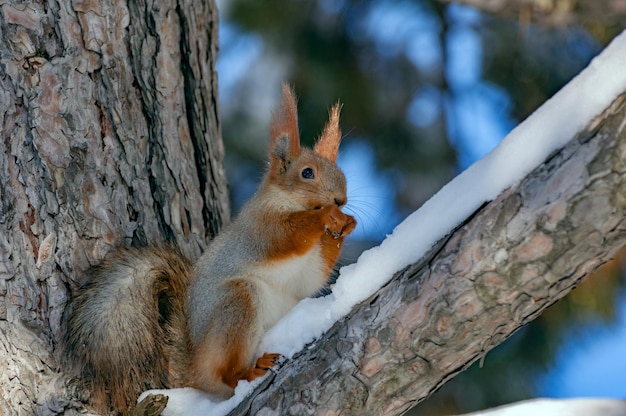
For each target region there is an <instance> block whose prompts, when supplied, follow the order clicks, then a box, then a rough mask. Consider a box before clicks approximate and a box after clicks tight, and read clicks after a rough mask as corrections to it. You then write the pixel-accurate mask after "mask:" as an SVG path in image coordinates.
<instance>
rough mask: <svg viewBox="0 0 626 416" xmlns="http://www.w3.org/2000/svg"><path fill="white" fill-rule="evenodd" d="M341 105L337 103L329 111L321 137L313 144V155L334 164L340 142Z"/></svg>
mask: <svg viewBox="0 0 626 416" xmlns="http://www.w3.org/2000/svg"><path fill="white" fill-rule="evenodd" d="M340 112H341V104H340V103H337V104H335V105H334V106H333V108H331V109H330V113H329V117H328V123H326V127H324V131H322V136H321V137H320V139H319V140H318V141H317V143H315V147H314V148H313V150H315V153H317V154H318V155H320V156H324V157H325V158H327V159H329V160H331V161H332V162H335V161H336V160H337V153H339V143H340V142H341V130H340V129H339V113H340Z"/></svg>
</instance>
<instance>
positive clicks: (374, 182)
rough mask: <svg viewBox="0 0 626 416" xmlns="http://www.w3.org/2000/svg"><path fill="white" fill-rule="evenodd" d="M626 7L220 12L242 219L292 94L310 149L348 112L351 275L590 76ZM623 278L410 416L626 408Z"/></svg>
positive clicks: (400, 2)
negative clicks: (596, 400)
mask: <svg viewBox="0 0 626 416" xmlns="http://www.w3.org/2000/svg"><path fill="white" fill-rule="evenodd" d="M466 1H469V2H470V3H471V2H472V1H476V2H477V3H480V1H478V0H466ZM492 3H493V2H492ZM512 3H514V2H513V1H512ZM532 3H533V1H530V2H529V1H526V4H532ZM539 3H543V4H544V6H545V4H551V3H553V2H551V1H548V2H547V3H546V2H545V1H544V2H537V4H539ZM556 3H559V2H556ZM560 3H561V4H565V3H572V2H571V1H569V2H568V1H561V2H560ZM579 3H585V2H579ZM604 3H606V0H602V1H597V0H587V4H591V5H592V6H590V7H600V6H598V5H600V4H604ZM613 3H614V4H617V3H619V0H615V1H613ZM623 3H624V2H623V1H622V3H621V4H622V12H623V13H624V14H622V15H617V14H615V13H613V12H611V13H607V12H606V10H595V9H594V10H593V12H592V11H590V9H584V7H583V8H580V7H579V8H578V9H571V10H570V11H569V12H568V11H567V10H565V12H563V8H561V9H545V10H541V9H537V8H534V9H524V8H523V7H522V8H519V9H514V8H513V9H511V10H507V11H504V12H498V13H496V14H491V13H485V12H482V11H479V10H477V9H474V8H470V7H468V6H462V5H459V4H456V3H450V4H448V3H443V2H441V1H436V0H264V1H259V0H221V1H218V7H219V9H220V52H219V59H218V77H219V87H220V91H219V97H220V115H221V117H222V119H221V120H222V133H223V137H224V141H225V146H226V155H227V156H226V169H227V174H228V178H229V183H230V186H231V198H232V206H233V211H234V213H236V212H237V210H238V209H239V207H240V206H241V205H242V203H243V202H245V201H246V200H247V199H248V198H249V197H250V195H251V194H252V192H254V190H255V189H256V186H257V184H258V182H259V180H260V178H261V176H262V174H263V171H264V163H265V160H266V144H267V139H268V135H267V131H268V124H269V119H270V114H271V110H272V108H273V107H274V106H275V105H276V104H277V103H278V101H279V97H280V84H281V82H283V81H287V82H289V83H290V84H292V85H293V86H294V87H295V90H296V92H297V94H298V96H299V116H300V130H301V134H302V140H303V141H304V142H305V143H307V144H311V143H313V141H314V139H315V138H317V137H318V135H319V134H320V132H321V130H322V128H323V125H324V123H325V122H326V120H327V116H328V113H327V110H328V109H329V107H330V106H331V105H332V104H333V103H335V102H336V101H337V100H340V101H341V102H343V103H344V107H343V110H342V117H341V118H342V122H341V126H342V130H343V134H344V142H343V144H342V153H341V155H340V158H339V164H340V166H341V167H342V169H343V170H344V172H345V173H346V177H347V179H348V187H349V189H348V198H349V206H348V207H347V211H350V212H351V213H352V214H353V215H355V216H356V217H357V219H358V221H359V227H358V229H357V231H355V232H354V233H353V234H352V235H351V238H350V240H349V241H348V242H347V244H346V246H345V255H344V258H343V259H342V261H343V262H344V263H350V262H353V261H355V260H356V258H357V257H358V255H359V253H360V252H361V251H362V250H364V249H366V248H369V247H371V246H372V245H376V244H379V243H380V241H382V239H384V237H385V236H386V235H387V234H388V233H390V232H391V231H392V230H393V228H394V227H395V226H396V225H397V224H398V223H399V222H400V221H402V219H404V218H405V217H406V216H407V215H408V214H410V213H411V212H412V211H414V210H416V209H417V208H419V207H420V205H421V204H422V203H423V202H425V201H426V200H427V199H428V198H429V197H430V196H432V195H433V194H434V193H435V192H437V190H438V189H439V188H441V187H442V186H443V185H444V184H445V183H446V182H448V181H449V180H450V179H452V178H453V177H454V176H455V175H456V174H458V173H459V172H460V171H462V170H463V169H465V168H466V167H468V166H469V165H471V164H472V163H473V162H475V161H476V160H478V159H480V158H481V157H482V156H483V155H484V154H486V153H487V152H489V151H490V150H491V149H492V148H493V147H494V146H496V145H497V144H498V142H499V141H500V140H502V138H504V136H505V135H506V134H507V133H508V132H509V131H510V130H511V129H512V128H513V127H514V126H515V125H517V124H518V123H520V122H521V121H523V120H524V119H525V118H526V117H527V116H528V115H529V114H530V113H531V112H532V111H534V110H535V109H536V108H538V107H539V106H540V105H541V104H542V103H543V102H544V101H545V100H546V99H547V98H549V97H550V96H552V95H553V94H554V93H555V92H556V91H558V90H559V89H560V88H561V87H562V86H563V85H565V84H566V83H567V82H568V81H569V80H570V79H571V78H572V77H574V76H575V75H576V74H577V73H578V72H580V71H581V70H582V69H583V68H584V67H585V66H586V65H587V64H588V63H589V61H590V60H591V59H592V58H593V57H594V56H595V55H596V54H598V53H599V52H600V51H601V50H602V49H603V48H604V46H606V44H607V43H608V42H609V41H610V40H611V39H612V38H613V37H614V36H616V35H617V34H619V33H620V32H621V30H622V29H623V27H624V26H626V24H624V23H626V7H624V4H623ZM620 22H623V23H620ZM459 203H462V201H459ZM625 264H626V255H622V256H619V258H618V259H616V260H615V261H614V262H612V263H610V264H608V265H607V266H605V267H604V268H602V269H601V270H600V271H598V272H597V273H596V275H595V276H593V277H592V278H590V279H588V280H587V281H586V282H585V283H584V284H583V285H581V286H580V287H579V288H577V289H576V290H574V291H573V292H572V293H571V294H570V295H569V296H568V297H567V298H565V299H564V300H562V301H560V302H558V303H557V304H556V305H555V306H553V307H551V308H550V309H549V310H548V311H547V312H546V313H544V315H543V316H541V317H540V318H539V319H537V320H536V321H535V322H533V323H532V324H530V325H528V326H527V327H525V328H522V329H521V330H520V331H518V332H517V333H516V334H515V335H514V336H513V337H512V338H510V339H509V340H508V341H506V342H505V343H504V344H502V345H501V346H499V347H497V348H496V349H494V350H493V351H491V352H489V353H488V354H487V356H486V357H485V360H484V362H483V363H482V364H483V365H482V368H479V367H480V366H479V365H478V364H475V365H474V366H472V367H471V368H470V369H469V370H468V371H466V372H464V373H463V374H461V375H460V376H458V377H456V378H455V379H454V380H453V381H451V382H449V383H448V384H446V385H445V386H444V387H443V388H442V389H441V390H439V391H438V392H437V393H435V394H434V395H433V396H432V397H431V398H429V399H428V400H426V401H425V402H423V403H421V404H419V405H418V406H417V407H416V408H415V409H414V410H412V412H411V413H410V414H412V415H445V414H454V413H462V412H469V411H474V410H477V409H482V408H486V407H491V406H495V405H499V404H503V403H508V402H512V401H517V400H522V399H527V398H532V397H581V396H584V397H614V398H626V290H625V282H626V279H625V278H624V265H625Z"/></svg>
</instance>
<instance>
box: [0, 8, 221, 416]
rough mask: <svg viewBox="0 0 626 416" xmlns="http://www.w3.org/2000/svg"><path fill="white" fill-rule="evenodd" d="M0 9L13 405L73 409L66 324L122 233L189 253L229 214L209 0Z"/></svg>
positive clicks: (1, 235) (4, 274)
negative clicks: (64, 361)
mask: <svg viewBox="0 0 626 416" xmlns="http://www.w3.org/2000/svg"><path fill="white" fill-rule="evenodd" d="M0 7H1V9H0V10H1V11H0V38H1V39H2V41H1V42H0V94H1V95H2V98H1V99H0V131H1V133H2V140H1V141H0V345H1V348H0V351H1V352H0V355H2V359H1V360H0V361H1V362H2V364H0V368H1V370H0V374H1V375H2V377H0V392H2V393H1V394H0V414H4V415H11V414H24V415H31V414H58V413H62V412H64V411H67V412H69V413H72V412H73V409H76V408H78V407H80V403H79V402H80V400H82V399H84V398H85V392H82V391H80V388H79V387H78V386H76V385H74V384H72V383H70V382H69V379H68V377H67V376H66V375H64V374H63V372H62V370H61V367H60V363H59V356H58V355H59V354H58V345H59V342H60V339H61V334H60V323H61V321H62V318H63V312H64V308H65V305H66V303H67V301H68V298H69V297H70V296H71V295H72V293H73V292H74V291H75V289H76V288H77V287H78V285H79V284H80V283H81V282H80V276H81V272H82V271H83V270H85V269H86V268H87V267H88V266H89V265H91V264H94V263H97V262H98V261H99V260H100V259H101V258H102V257H103V255H104V254H105V253H106V252H108V251H109V250H110V249H111V248H112V247H113V246H115V245H124V244H126V245H127V244H130V243H136V244H137V243H139V244H141V243H144V244H145V243H154V242H158V241H163V240H167V241H171V242H175V243H176V244H178V245H179V246H180V247H181V250H182V251H183V252H184V253H186V254H187V255H189V256H190V257H192V258H193V257H196V256H198V255H199V254H200V252H201V251H202V249H203V248H204V246H205V245H206V242H207V241H208V239H210V237H212V236H213V235H214V234H215V233H217V232H218V230H219V227H220V225H221V223H222V222H224V221H228V212H229V207H228V199H227V187H226V180H225V176H224V171H223V168H222V158H223V145H222V142H221V138H220V132H219V124H218V118H217V97H216V94H217V86H216V75H215V72H214V64H215V57H216V49H217V17H216V16H217V10H216V7H215V4H214V3H213V2H212V1H209V2H192V1H183V2H174V1H150V0H148V1H141V0H131V1H129V2H125V1H116V0H105V1H97V2H91V1H80V0H74V1H62V2H47V1H33V2H19V1H5V2H2V3H1V6H0Z"/></svg>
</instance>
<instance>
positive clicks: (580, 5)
mask: <svg viewBox="0 0 626 416" xmlns="http://www.w3.org/2000/svg"><path fill="white" fill-rule="evenodd" d="M441 1H442V2H444V3H452V2H454V3H462V4H465V5H467V6H472V7H475V8H477V9H480V10H483V11H485V12H487V13H490V14H494V15H497V16H500V17H504V18H509V19H515V20H519V21H520V22H522V23H531V22H533V23H539V24H542V25H546V26H565V25H574V24H582V25H599V26H607V25H613V24H617V25H619V26H622V27H623V22H624V18H626V1H624V0H441Z"/></svg>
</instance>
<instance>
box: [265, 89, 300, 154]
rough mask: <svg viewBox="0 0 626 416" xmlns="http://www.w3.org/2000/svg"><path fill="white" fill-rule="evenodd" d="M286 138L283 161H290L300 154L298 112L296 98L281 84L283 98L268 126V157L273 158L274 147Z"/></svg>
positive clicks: (291, 91) (290, 90)
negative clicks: (287, 141) (285, 151)
mask: <svg viewBox="0 0 626 416" xmlns="http://www.w3.org/2000/svg"><path fill="white" fill-rule="evenodd" d="M285 136H287V138H288V139H289V145H288V146H284V144H283V148H284V149H287V153H285V154H284V158H285V159H289V160H292V159H294V158H296V157H298V155H299V154H300V134H299V133H298V110H297V107H296V96H295V94H294V92H293V90H292V89H291V87H290V86H289V85H287V84H286V83H283V98H282V101H281V103H280V106H279V107H278V108H277V109H276V110H274V112H273V114H272V122H271V124H270V157H272V158H273V157H274V154H275V153H276V146H277V145H278V142H279V141H282V140H285V139H284V137H285Z"/></svg>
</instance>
